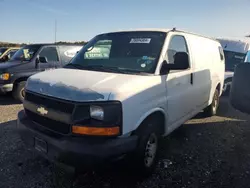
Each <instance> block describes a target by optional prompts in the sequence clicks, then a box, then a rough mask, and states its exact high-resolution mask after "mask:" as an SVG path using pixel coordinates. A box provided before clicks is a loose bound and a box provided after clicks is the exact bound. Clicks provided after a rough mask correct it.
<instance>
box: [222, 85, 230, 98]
mask: <svg viewBox="0 0 250 188" xmlns="http://www.w3.org/2000/svg"><path fill="white" fill-rule="evenodd" d="M230 89H231V86H227V89H226V91H224V92H223V93H222V95H223V96H225V97H228V96H229V94H230Z"/></svg>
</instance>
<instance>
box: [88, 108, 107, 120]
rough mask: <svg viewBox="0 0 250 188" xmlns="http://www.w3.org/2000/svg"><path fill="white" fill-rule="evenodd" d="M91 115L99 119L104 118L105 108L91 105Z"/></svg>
mask: <svg viewBox="0 0 250 188" xmlns="http://www.w3.org/2000/svg"><path fill="white" fill-rule="evenodd" d="M90 117H91V118H93V119H97V120H101V121H102V120H103V119H104V110H103V108H102V107H100V106H90Z"/></svg>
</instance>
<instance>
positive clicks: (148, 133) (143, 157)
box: [131, 118, 160, 177]
mask: <svg viewBox="0 0 250 188" xmlns="http://www.w3.org/2000/svg"><path fill="white" fill-rule="evenodd" d="M159 120H160V119H159V118H158V119H157V118H149V119H148V120H146V121H145V122H144V123H143V124H142V125H141V126H140V128H139V129H138V130H137V131H136V132H135V135H137V136H138V138H139V141H138V146H137V149H136V151H135V152H134V153H133V155H132V157H133V159H132V167H131V169H133V171H134V172H136V175H139V176H141V177H148V176H150V175H151V174H152V173H153V172H154V170H155V167H156V165H157V162H158V151H159V141H160V140H159V138H160V127H159V126H160V125H159V123H158V124H157V122H160V121H159ZM150 143H151V144H150ZM149 155H151V157H150V156H149ZM150 158H151V160H149V159H150Z"/></svg>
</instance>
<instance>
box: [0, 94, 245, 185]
mask: <svg viewBox="0 0 250 188" xmlns="http://www.w3.org/2000/svg"><path fill="white" fill-rule="evenodd" d="M13 103H14V102H13V100H12V99H11V98H10V97H9V96H7V97H0V187H1V188H8V187H15V188H31V187H32V188H38V187H44V188H49V187H51V185H52V183H51V181H52V180H51V179H52V178H51V175H52V171H51V164H50V163H49V162H47V161H46V160H44V159H43V158H41V157H40V156H38V155H37V154H36V153H34V152H33V151H31V150H27V149H26V148H25V147H24V145H23V144H22V142H21V141H20V139H19V136H18V134H17V133H16V130H15V119H16V113H17V112H18V111H19V110H20V109H21V108H22V106H21V105H18V104H13ZM249 122H250V116H247V115H244V114H242V113H240V112H237V111H235V110H233V109H232V108H231V107H230V106H229V104H228V101H227V98H222V99H221V106H220V110H219V114H218V116H216V117H213V118H202V117H201V116H197V117H196V118H194V119H192V120H191V121H189V122H188V123H186V124H185V125H183V126H182V127H180V128H179V129H178V130H176V131H175V132H174V133H173V134H171V135H170V136H169V137H168V138H166V139H165V140H164V142H163V144H162V149H161V152H160V159H161V160H160V162H159V165H158V168H157V170H156V172H155V173H154V174H153V176H152V177H151V178H149V179H146V180H138V179H136V178H135V177H130V176H129V175H124V174H123V173H121V172H119V171H118V172H117V170H116V169H112V168H110V169H109V170H108V172H107V169H106V170H100V171H98V172H88V173H86V174H83V175H81V176H79V177H78V178H77V180H76V181H75V186H74V187H105V188H106V187H115V188H125V187H129V188H132V187H149V188H154V187H244V188H245V187H250V179H249V177H250V125H249Z"/></svg>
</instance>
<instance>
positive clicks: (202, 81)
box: [186, 34, 225, 107]
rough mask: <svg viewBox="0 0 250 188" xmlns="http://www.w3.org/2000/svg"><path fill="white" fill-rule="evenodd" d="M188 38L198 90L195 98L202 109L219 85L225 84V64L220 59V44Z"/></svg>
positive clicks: (192, 37)
mask: <svg viewBox="0 0 250 188" xmlns="http://www.w3.org/2000/svg"><path fill="white" fill-rule="evenodd" d="M186 37H187V40H188V43H189V44H190V50H191V51H192V59H193V70H194V75H193V76H194V77H193V79H194V87H196V88H197V89H198V90H197V91H198V92H197V93H195V94H194V96H195V97H196V100H198V101H199V102H198V103H199V104H200V107H204V106H208V105H210V104H211V102H212V98H213V94H214V91H215V89H216V87H217V84H219V83H221V85H223V82H224V70H225V63H224V60H222V59H221V57H220V52H219V47H220V44H219V43H218V42H216V41H214V40H211V39H208V38H204V37H200V36H196V35H190V34H187V35H186Z"/></svg>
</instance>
